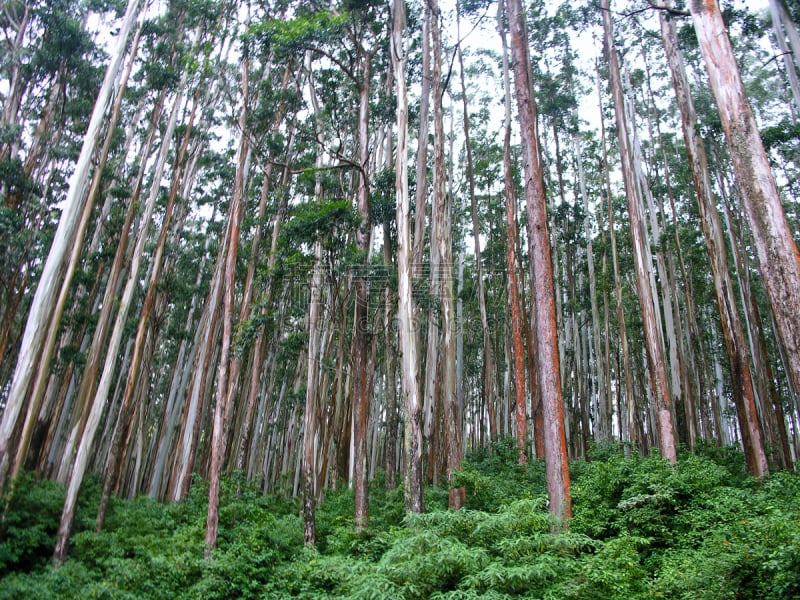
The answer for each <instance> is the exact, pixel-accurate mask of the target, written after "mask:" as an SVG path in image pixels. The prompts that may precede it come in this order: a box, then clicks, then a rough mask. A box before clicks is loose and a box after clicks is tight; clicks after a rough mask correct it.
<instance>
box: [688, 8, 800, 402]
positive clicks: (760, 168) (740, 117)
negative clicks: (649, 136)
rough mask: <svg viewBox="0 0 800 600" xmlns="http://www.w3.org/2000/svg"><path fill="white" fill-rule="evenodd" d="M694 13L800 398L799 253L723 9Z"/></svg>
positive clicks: (792, 376)
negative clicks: (730, 37)
mask: <svg viewBox="0 0 800 600" xmlns="http://www.w3.org/2000/svg"><path fill="white" fill-rule="evenodd" d="M689 8H690V11H691V13H692V20H693V22H694V28H695V31H696V33H697V38H698V41H699V43H700V50H701V52H702V53H703V57H704V58H705V62H706V68H707V70H708V75H709V80H710V82H711V88H712V90H713V92H714V97H715V98H716V101H717V106H718V108H719V115H720V119H721V120H722V127H723V129H724V130H725V137H726V138H727V141H728V149H729V151H730V154H731V160H732V161H733V170H734V174H735V176H736V183H737V186H738V187H739V190H740V192H741V195H742V200H743V202H744V207H745V211H746V213H747V216H748V220H749V221H750V226H751V229H752V232H753V240H754V242H755V252H756V255H757V256H758V264H759V269H760V272H761V278H762V280H763V282H764V287H765V288H766V291H767V296H768V297H769V300H770V305H771V308H772V314H773V315H774V317H775V322H776V323H777V326H778V327H777V328H778V334H779V338H780V340H781V342H782V343H783V347H784V349H785V350H786V356H787V358H788V364H787V366H788V371H789V376H790V380H791V382H792V385H793V386H794V390H795V393H798V394H800V319H798V314H797V310H798V308H797V307H798V306H800V250H798V247H797V243H796V242H795V240H794V238H793V237H792V231H791V229H790V228H789V223H788V221H787V219H786V214H785V213H784V210H783V205H782V204H781V199H780V196H779V195H778V188H777V186H776V184H775V178H774V176H773V174H772V170H771V168H770V165H769V160H768V159H767V155H766V152H765V151H764V145H763V144H762V142H761V136H760V134H759V130H758V126H757V124H756V121H755V117H754V116H753V112H752V110H751V109H750V105H749V103H748V101H747V94H746V92H745V89H744V85H743V83H742V78H741V74H740V73H739V67H738V66H737V64H736V60H735V59H734V56H733V50H732V48H731V44H730V39H729V38H728V33H727V31H726V30H725V25H724V23H723V21H722V13H721V12H720V10H719V6H718V4H717V2H716V0H705V1H701V0H691V2H689Z"/></svg>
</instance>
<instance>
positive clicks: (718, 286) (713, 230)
mask: <svg viewBox="0 0 800 600" xmlns="http://www.w3.org/2000/svg"><path fill="white" fill-rule="evenodd" d="M659 2H660V3H663V4H664V5H668V3H667V2H664V0H659ZM659 18H660V20H661V41H662V43H663V45H664V51H665V52H666V55H667V62H668V64H669V69H670V73H671V74H672V85H673V87H674V88H675V95H676V97H677V100H678V108H679V110H680V113H681V124H682V127H683V139H684V141H685V142H686V151H687V154H688V155H689V164H690V165H691V168H692V175H693V180H694V188H695V193H696V194H697V204H698V208H699V209H700V222H701V224H702V227H703V234H704V236H705V240H706V249H707V251H708V257H709V261H710V262H711V275H712V277H713V280H714V291H715V293H716V296H717V305H718V307H719V314H720V318H721V322H722V337H723V341H724V343H725V351H726V353H727V355H728V361H729V362H730V367H731V391H732V393H733V401H734V404H735V405H736V412H737V414H738V416H739V427H740V428H741V431H742V446H743V448H744V454H745V458H746V461H747V467H748V471H750V473H751V474H752V475H754V476H755V477H762V476H764V475H766V474H767V473H768V472H769V467H768V465H767V457H766V454H765V452H764V444H763V442H762V439H761V428H760V426H759V423H758V414H757V412H756V403H755V397H754V393H753V380H752V377H751V374H750V363H749V361H748V358H747V341H746V339H745V335H744V329H743V328H742V322H741V320H740V319H739V313H738V311H737V308H736V299H735V297H734V287H733V281H732V279H731V275H730V270H729V269H728V256H727V251H726V248H725V240H724V239H723V237H722V225H721V223H720V219H719V213H718V212H717V207H716V204H715V202H714V192H713V189H712V186H711V178H710V176H709V173H708V160H707V158H706V152H705V146H704V145H703V142H702V140H700V139H699V137H698V135H697V133H696V126H697V115H696V113H695V109H694V102H693V100H692V96H691V90H690V87H689V81H688V78H687V77H686V72H685V69H684V66H683V58H682V56H681V54H680V49H679V48H678V45H677V35H676V29H675V23H674V22H673V21H672V20H670V19H669V18H667V16H666V15H665V14H664V11H661V12H660V15H659Z"/></svg>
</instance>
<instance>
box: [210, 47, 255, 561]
mask: <svg viewBox="0 0 800 600" xmlns="http://www.w3.org/2000/svg"><path fill="white" fill-rule="evenodd" d="M249 78H250V60H249V57H248V49H247V47H245V48H244V57H243V59H242V108H241V111H240V113H239V147H238V149H237V152H236V158H237V164H236V174H235V176H234V182H233V197H232V198H231V205H230V219H229V225H228V229H229V235H228V248H227V250H226V256H225V283H224V294H225V295H224V297H223V309H222V315H223V318H222V351H221V353H220V359H219V365H220V367H219V377H218V379H217V390H216V401H215V403H214V421H213V428H212V430H211V464H210V465H209V473H208V482H209V486H208V518H207V521H206V549H205V553H206V557H208V556H210V554H211V551H212V550H214V548H216V547H217V530H218V527H219V491H220V490H219V488H220V478H221V476H222V463H223V460H224V459H225V447H226V445H227V436H226V432H227V421H228V418H229V409H228V401H229V400H230V398H229V395H228V386H229V385H231V383H230V381H229V377H228V374H229V371H230V365H229V363H230V350H231V343H232V341H233V310H234V292H235V291H236V255H237V254H238V252H239V231H240V229H241V223H242V213H243V212H244V209H243V206H244V191H245V186H246V177H247V156H248V153H249V139H250V136H249V132H248V130H247V111H248V103H249V99H250V79H249Z"/></svg>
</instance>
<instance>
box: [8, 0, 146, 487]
mask: <svg viewBox="0 0 800 600" xmlns="http://www.w3.org/2000/svg"><path fill="white" fill-rule="evenodd" d="M139 8H140V0H129V2H128V6H127V9H126V11H125V16H124V18H123V21H122V24H121V26H120V30H119V32H118V33H117V43H116V46H115V47H114V50H113V52H112V54H111V61H110V62H109V64H108V67H107V69H106V74H105V77H104V79H103V83H102V85H101V87H100V91H99V93H98V95H97V99H96V100H95V104H94V109H93V110H92V116H91V119H90V121H89V127H88V128H87V130H86V133H85V135H84V138H83V145H82V147H81V153H80V156H79V157H78V162H77V164H76V166H75V170H74V171H73V173H72V175H71V177H70V180H69V190H68V192H67V198H66V200H65V201H64V206H63V209H62V212H61V218H60V219H59V222H58V227H57V228H56V233H55V237H54V238H53V243H52V245H51V246H50V251H49V252H48V255H47V260H46V261H45V264H44V267H43V269H42V274H41V276H40V278H39V283H38V285H37V286H36V292H35V293H34V297H33V300H32V301H31V309H30V312H29V314H28V319H27V321H26V324H25V331H24V333H23V336H22V342H21V344H20V349H21V350H20V353H19V356H18V357H17V365H16V367H15V369H14V376H13V379H12V381H11V386H10V389H9V391H8V396H7V399H6V405H5V409H4V411H3V417H2V421H0V492H2V489H3V487H4V486H5V479H6V475H7V473H8V468H9V462H10V461H9V459H10V456H9V452H10V445H11V441H12V440H11V438H12V436H13V434H14V430H15V429H16V427H17V422H18V420H19V415H20V413H21V412H22V409H23V408H24V406H25V404H26V402H27V398H28V390H29V388H30V385H31V381H32V380H33V377H34V373H35V371H36V369H37V368H38V365H39V359H40V357H41V354H42V349H43V345H44V343H45V336H46V335H47V327H46V323H47V322H48V319H50V317H51V316H52V314H53V310H54V308H55V304H56V302H57V297H56V294H57V288H58V285H59V283H60V282H61V281H62V278H63V274H64V260H65V259H66V258H67V253H68V252H69V248H70V245H71V244H72V243H74V242H75V233H76V229H77V227H78V225H79V220H80V216H81V213H82V212H83V211H82V206H83V204H84V202H85V195H84V192H85V189H86V184H87V178H88V176H89V171H90V170H91V167H92V159H93V157H94V154H95V149H96V147H97V143H98V140H99V137H100V128H101V126H102V124H103V120H104V115H105V112H106V105H107V104H108V99H109V97H110V96H111V92H112V89H113V87H114V81H115V79H116V77H117V72H118V71H119V67H120V63H121V62H122V59H123V57H124V56H125V53H126V48H127V44H128V36H129V35H130V33H131V30H132V29H133V25H134V22H135V21H136V19H137V17H138V15H139Z"/></svg>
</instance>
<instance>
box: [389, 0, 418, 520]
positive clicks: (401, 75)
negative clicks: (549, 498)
mask: <svg viewBox="0 0 800 600" xmlns="http://www.w3.org/2000/svg"><path fill="white" fill-rule="evenodd" d="M405 31H406V11H405V2H404V1H403V0H394V2H393V4H392V38H391V47H390V52H391V58H392V66H393V69H394V82H395V88H396V96H397V107H396V113H397V150H396V155H395V167H394V170H395V194H396V197H397V203H396V209H395V222H396V226H397V279H398V283H397V288H398V289H397V321H398V336H399V351H400V372H401V390H402V393H403V403H404V411H403V419H404V427H403V436H404V443H403V450H404V454H405V469H404V473H403V484H404V486H403V493H404V498H405V508H406V511H409V512H417V513H419V512H423V511H424V509H425V503H424V501H425V497H424V495H423V487H422V485H423V481H422V433H421V430H420V409H421V404H420V397H419V358H418V357H419V351H418V346H417V341H418V338H417V332H416V331H415V329H414V321H415V319H414V312H415V306H414V299H413V296H412V285H413V284H412V282H413V279H412V276H413V273H412V266H413V263H412V260H413V251H412V250H413V249H412V246H411V231H410V228H411V222H410V220H411V217H410V207H409V190H408V91H407V82H406V64H407V60H408V59H407V50H406V41H405V39H406V36H405ZM426 137H427V136H426ZM422 143H425V144H426V145H427V143H426V142H422ZM417 151H418V152H421V149H420V148H418V149H417ZM418 185H420V183H419V180H418ZM423 187H424V186H423ZM420 208H421V207H420V205H419V204H418V205H417V210H420ZM423 214H424V211H423ZM417 233H418V236H420V237H421V233H422V232H421V231H418V232H417Z"/></svg>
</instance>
